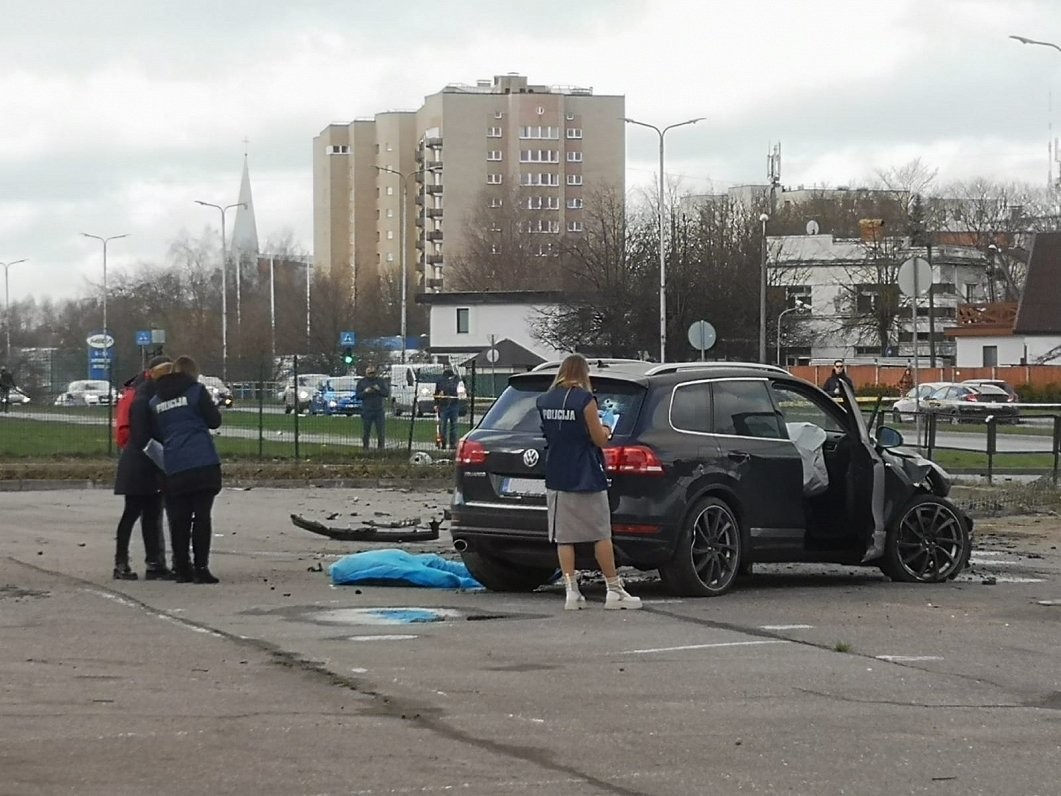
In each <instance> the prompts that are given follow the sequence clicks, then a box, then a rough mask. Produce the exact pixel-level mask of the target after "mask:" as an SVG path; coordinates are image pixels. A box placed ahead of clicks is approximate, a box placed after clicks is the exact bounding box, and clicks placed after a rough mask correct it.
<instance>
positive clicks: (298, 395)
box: [282, 373, 328, 415]
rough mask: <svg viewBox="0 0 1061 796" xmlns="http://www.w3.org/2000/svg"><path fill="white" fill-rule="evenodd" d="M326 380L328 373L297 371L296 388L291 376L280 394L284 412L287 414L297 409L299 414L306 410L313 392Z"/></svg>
mask: <svg viewBox="0 0 1061 796" xmlns="http://www.w3.org/2000/svg"><path fill="white" fill-rule="evenodd" d="M327 380H328V375H327V374H326V373H299V374H298V389H297V390H296V389H295V379H294V378H293V377H292V378H290V379H288V380H287V384H286V385H285V386H284V392H283V396H282V398H283V402H284V414H285V415H289V414H291V413H292V412H294V411H298V412H299V413H300V414H301V413H302V412H308V411H309V405H310V401H311V400H313V394H314V393H315V392H317V390H318V389H320V386H321V385H322V384H323V383H324V382H325V381H327Z"/></svg>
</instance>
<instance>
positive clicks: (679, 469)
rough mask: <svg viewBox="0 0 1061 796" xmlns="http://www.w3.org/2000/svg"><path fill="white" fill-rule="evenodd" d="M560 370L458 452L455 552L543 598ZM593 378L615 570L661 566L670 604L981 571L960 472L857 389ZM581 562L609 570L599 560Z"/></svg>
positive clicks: (652, 369)
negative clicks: (867, 578) (854, 579)
mask: <svg viewBox="0 0 1061 796" xmlns="http://www.w3.org/2000/svg"><path fill="white" fill-rule="evenodd" d="M558 365H559V363H557V362H552V363H545V364H543V365H540V366H538V367H537V368H535V369H534V370H533V371H530V372H528V373H521V374H518V375H515V376H512V377H511V378H510V379H509V382H508V386H507V387H506V388H505V390H504V392H503V393H502V394H501V396H500V397H499V398H498V399H497V401H496V402H495V403H494V404H493V406H491V408H490V409H489V411H488V412H487V413H486V414H485V416H484V417H483V418H482V420H480V422H479V423H478V425H477V426H476V427H475V428H474V429H473V430H472V431H471V432H469V433H468V435H467V436H465V438H464V439H463V440H462V441H461V444H460V447H459V449H458V452H457V475H456V487H455V489H454V492H453V501H452V506H451V517H452V526H451V533H452V536H453V540H454V546H455V548H456V549H457V550H458V551H459V552H460V554H461V557H462V558H463V560H464V563H465V564H466V565H467V567H468V569H469V570H470V571H471V572H472V574H473V575H474V576H475V577H476V578H477V579H478V580H479V581H480V582H481V583H482V584H483V585H485V586H486V587H487V588H489V589H493V590H496V591H524V590H531V589H534V588H535V587H537V586H539V585H541V584H543V583H546V582H547V581H548V580H549V579H550V578H552V577H553V576H554V574H555V571H556V551H555V547H554V545H552V544H550V543H549V541H548V539H547V536H546V510H545V482H544V477H545V469H544V464H545V456H546V455H547V451H546V449H545V439H544V437H543V435H542V431H541V424H540V421H539V418H538V412H537V409H536V406H535V400H536V399H537V397H538V396H539V395H540V394H541V393H542V392H543V391H545V390H547V389H549V386H550V384H551V383H552V380H553V377H554V376H555V375H556V370H557V367H558ZM590 365H591V369H590V376H591V380H592V383H593V389H594V392H595V394H596V396H597V401H598V404H599V405H600V406H601V407H602V408H607V409H610V410H611V411H612V412H613V413H614V414H615V415H616V416H617V418H618V422H617V424H616V428H615V433H614V436H613V438H612V440H611V442H610V443H609V445H608V447H607V448H605V449H604V460H605V466H606V470H607V474H608V481H609V486H608V498H609V502H610V504H611V512H612V515H611V516H612V536H613V542H614V545H615V549H616V556H617V559H618V561H619V562H620V563H621V564H624V565H627V566H633V567H636V568H638V569H642V570H653V569H656V570H659V574H660V577H661V578H662V580H663V583H664V584H665V585H666V587H667V588H668V590H669V591H671V592H673V593H675V594H679V595H689V596H711V595H717V594H721V593H723V592H725V591H726V590H727V589H729V588H730V587H731V586H732V585H733V582H734V580H735V579H736V577H737V575H738V574H740V573H745V572H749V571H750V569H751V566H752V565H753V564H754V563H756V562H779V561H816V562H832V563H839V564H862V565H869V566H877V567H880V569H882V570H883V571H884V572H885V573H886V574H887V575H889V576H890V577H891V578H892V579H894V580H901V581H915V582H923V583H935V582H939V581H943V580H946V579H948V578H953V577H954V576H955V575H957V574H958V573H959V572H960V571H961V570H962V569H963V568H964V567H965V566H966V565H967V563H968V559H969V552H970V547H971V536H972V521H971V520H970V519H969V517H968V516H966V515H965V513H964V512H962V511H961V510H960V509H958V508H957V507H956V506H955V505H954V504H953V503H952V502H951V501H949V500H948V499H947V497H946V496H947V493H948V491H949V490H950V479H949V477H948V476H947V474H946V472H944V470H943V469H942V468H940V467H939V466H938V465H936V464H934V463H933V462H930V461H929V460H927V459H925V458H922V457H921V456H920V455H918V454H917V453H916V452H914V451H912V450H909V449H904V448H902V447H900V446H901V445H902V442H903V440H902V437H901V436H900V434H899V433H898V432H897V431H895V430H894V429H890V428H887V427H880V428H878V429H877V433H876V438H875V439H874V438H873V437H871V435H870V431H869V428H870V426H871V425H872V424H871V423H870V424H867V422H866V420H865V418H863V416H862V413H861V411H860V410H859V408H858V405H857V403H856V401H855V397H854V395H853V393H852V392H851V390H850V389H849V387H847V385H845V387H844V394H843V395H842V396H840V397H839V399H837V400H833V399H832V398H830V397H829V396H828V395H826V394H825V393H824V392H822V391H821V390H820V389H818V388H817V387H816V386H814V385H813V384H810V383H808V382H806V381H803V380H802V379H799V378H796V377H794V376H792V375H790V374H789V373H787V372H786V371H784V370H782V369H781V368H776V367H773V366H769V365H755V364H739V363H727V362H718V363H681V364H666V363H665V364H657V363H651V362H640V361H633V360H593V361H591V363H590ZM808 432H809V433H808ZM807 440H810V441H811V443H810V444H809V445H808V443H807ZM577 555H578V556H579V566H580V567H584V568H587V569H588V568H592V567H593V566H594V565H593V559H592V554H591V551H590V550H588V549H587V550H585V551H583V550H582V549H581V546H580V548H579V549H578V550H577Z"/></svg>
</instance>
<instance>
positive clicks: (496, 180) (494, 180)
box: [486, 172, 501, 185]
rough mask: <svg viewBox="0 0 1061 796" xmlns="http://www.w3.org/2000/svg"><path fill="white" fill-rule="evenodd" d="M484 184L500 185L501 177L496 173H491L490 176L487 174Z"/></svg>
mask: <svg viewBox="0 0 1061 796" xmlns="http://www.w3.org/2000/svg"><path fill="white" fill-rule="evenodd" d="M486 184H487V185H500V184H501V175H500V174H498V173H497V172H491V173H490V174H487V175H486Z"/></svg>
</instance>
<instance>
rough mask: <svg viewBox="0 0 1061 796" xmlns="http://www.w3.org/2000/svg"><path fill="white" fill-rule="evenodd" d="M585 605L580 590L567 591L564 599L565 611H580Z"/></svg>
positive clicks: (584, 599)
mask: <svg viewBox="0 0 1061 796" xmlns="http://www.w3.org/2000/svg"><path fill="white" fill-rule="evenodd" d="M585 607H586V598H585V597H583V596H582V592H580V591H578V590H577V589H576V590H575V591H569V592H568V593H567V598H566V599H565V600H564V610H565V611H581V610H582V609H583V608H585Z"/></svg>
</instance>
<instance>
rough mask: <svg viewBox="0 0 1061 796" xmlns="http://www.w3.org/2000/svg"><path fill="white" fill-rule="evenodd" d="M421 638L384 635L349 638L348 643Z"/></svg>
mask: <svg viewBox="0 0 1061 796" xmlns="http://www.w3.org/2000/svg"><path fill="white" fill-rule="evenodd" d="M414 638H419V636H405V635H401V634H397V633H395V634H392V635H382V636H347V637H346V640H347V641H409V640H410V639H414Z"/></svg>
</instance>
